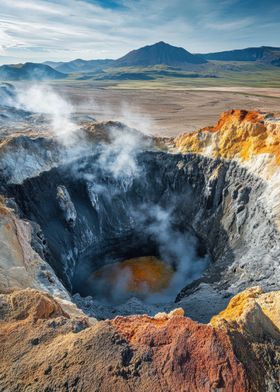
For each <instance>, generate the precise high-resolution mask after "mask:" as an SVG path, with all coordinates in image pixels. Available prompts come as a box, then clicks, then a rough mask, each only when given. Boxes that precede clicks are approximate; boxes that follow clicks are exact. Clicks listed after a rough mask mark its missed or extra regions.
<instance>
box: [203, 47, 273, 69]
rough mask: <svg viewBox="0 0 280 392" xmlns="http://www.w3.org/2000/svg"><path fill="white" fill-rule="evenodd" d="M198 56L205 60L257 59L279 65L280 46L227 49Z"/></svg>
mask: <svg viewBox="0 0 280 392" xmlns="http://www.w3.org/2000/svg"><path fill="white" fill-rule="evenodd" d="M198 56H199V57H200V56H201V57H203V58H205V59H206V60H218V61H259V62H263V63H266V64H272V65H276V66H280V48H273V47H270V46H260V47H258V48H246V49H237V50H227V51H225V52H216V53H206V54H199V55H198Z"/></svg>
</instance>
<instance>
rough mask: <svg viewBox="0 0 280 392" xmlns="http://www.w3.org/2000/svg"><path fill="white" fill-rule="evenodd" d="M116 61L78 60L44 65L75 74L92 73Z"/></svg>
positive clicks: (47, 62)
mask: <svg viewBox="0 0 280 392" xmlns="http://www.w3.org/2000/svg"><path fill="white" fill-rule="evenodd" d="M113 61H114V60H110V59H105V60H82V59H76V60H72V61H67V62H55V61H46V62H45V63H44V64H46V65H49V66H50V67H52V68H54V69H55V70H56V71H59V72H63V73H73V72H90V71H95V70H100V69H102V68H104V67H107V66H109V65H110V64H111V63H112V62H113Z"/></svg>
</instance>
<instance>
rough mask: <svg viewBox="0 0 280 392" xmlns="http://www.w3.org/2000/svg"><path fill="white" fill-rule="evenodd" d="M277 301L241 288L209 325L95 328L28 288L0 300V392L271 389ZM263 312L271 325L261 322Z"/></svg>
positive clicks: (149, 322) (158, 321)
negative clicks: (267, 313) (237, 294)
mask: <svg viewBox="0 0 280 392" xmlns="http://www.w3.org/2000/svg"><path fill="white" fill-rule="evenodd" d="M251 299H252V300H253V302H252V303H250V305H248V301H249V302H250V300H251ZM277 300H278V301H279V292H275V293H274V294H273V295H272V297H270V298H269V296H268V295H267V294H262V293H261V291H260V290H259V289H254V290H250V291H248V292H245V293H243V294H241V296H238V297H236V298H234V299H233V300H232V301H231V303H230V306H229V308H228V309H226V310H225V312H223V313H221V314H220V315H219V316H217V317H216V318H215V319H213V320H212V322H211V324H212V325H210V324H209V325H202V324H198V323H196V322H194V321H192V320H190V319H189V318H186V317H184V316H183V315H182V312H181V311H178V312H173V314H170V315H169V316H168V315H161V316H157V317H155V318H151V317H147V316H131V317H128V318H127V317H116V318H115V319H113V320H111V321H104V322H98V323H96V322H94V321H92V320H90V319H88V318H86V317H78V316H73V315H72V316H71V315H69V314H68V313H67V312H65V310H63V307H62V306H61V305H60V304H59V303H58V302H57V301H55V300H54V299H52V298H51V297H50V296H49V295H47V294H43V293H40V292H38V291H35V290H22V291H15V292H13V293H11V294H6V295H1V296H0V301H1V308H0V320H1V321H0V354H1V363H0V370H1V375H2V376H1V378H0V387H1V389H3V390H5V391H12V390H13V391H38V390H53V391H64V390H65V391H66V390H68V391H85V392H87V391H101V392H102V391H104V392H107V391H108V390H110V391H131V390H133V391H147V390H148V391H150V390H154V391H159V392H162V391H170V392H173V391H174V392H175V391H176V392H177V391H178V392H179V391H205V392H206V391H207V392H208V391H216V390H219V391H237V392H238V391H240V392H241V391H242V392H244V391H264V390H265V391H277V388H278V381H279V379H277V377H279V373H278V371H279V364H280V359H279V349H278V347H279V330H277V325H276V324H274V322H275V313H274V311H275V310H276V309H277V307H278V305H277V303H276V301H277ZM242 301H243V302H244V303H243V305H242V306H241V307H240V303H241V302H242ZM268 309H270V312H271V318H269V317H268V316H266V317H265V316H264V313H265V312H268ZM273 309H274V310H273ZM234 313H237V314H238V317H237V318H236V320H235V321H233V319H231V321H229V320H230V319H229V316H228V314H231V315H232V316H233V314H234ZM262 313H263V316H261V315H262ZM248 314H250V316H249V315H248ZM254 315H258V317H257V320H258V325H257V326H255V321H256V320H255V316H254ZM273 315H274V316H273ZM232 316H231V317H232ZM276 316H277V315H276ZM233 317H234V316H233ZM241 320H245V323H246V327H245V324H243V323H242V321H241ZM231 322H232V323H233V322H234V323H235V325H233V324H232V323H231ZM278 322H279V319H278ZM269 323H270V324H269ZM249 331H250V332H249ZM249 333H250V336H249ZM248 338H249V342H248ZM240 344H242V345H240ZM243 344H244V346H243ZM246 350H249V351H247V354H246V356H245V352H246ZM264 353H265V354H266V355H265V357H263V358H262V359H261V355H264ZM260 360H262V362H261V363H260V362H259V361H260Z"/></svg>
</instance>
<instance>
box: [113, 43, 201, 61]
mask: <svg viewBox="0 0 280 392" xmlns="http://www.w3.org/2000/svg"><path fill="white" fill-rule="evenodd" d="M206 62H207V60H205V59H203V58H201V57H199V56H194V55H193V54H191V53H190V52H188V51H187V50H185V49H183V48H178V47H176V46H172V45H169V44H167V43H165V42H162V41H161V42H158V43H156V44H154V45H148V46H144V47H143V48H140V49H137V50H132V51H131V52H129V53H128V54H126V55H125V56H123V57H121V58H119V59H118V60H116V61H115V62H114V66H116V67H135V66H138V67H148V66H152V65H158V64H164V65H169V66H183V65H185V64H204V63H206Z"/></svg>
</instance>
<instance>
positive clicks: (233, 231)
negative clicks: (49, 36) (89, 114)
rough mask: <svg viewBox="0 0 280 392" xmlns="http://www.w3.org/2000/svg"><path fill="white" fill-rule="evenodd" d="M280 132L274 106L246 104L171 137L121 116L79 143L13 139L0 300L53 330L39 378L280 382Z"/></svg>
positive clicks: (42, 136)
mask: <svg viewBox="0 0 280 392" xmlns="http://www.w3.org/2000/svg"><path fill="white" fill-rule="evenodd" d="M278 134H279V120H278V119H277V118H276V117H274V116H272V115H269V116H267V115H265V114H260V113H248V112H246V111H239V110H236V111H230V112H227V113H224V114H223V115H222V117H221V119H220V121H219V122H218V124H217V125H216V126H215V127H209V128H206V129H202V130H200V131H198V132H194V133H191V134H190V133H187V134H185V135H182V136H180V137H177V138H175V139H168V140H167V139H166V140H161V139H159V138H151V137H148V136H145V135H142V134H141V133H140V132H138V131H136V130H134V129H130V128H128V127H126V126H125V125H123V124H121V123H116V122H107V123H98V122H81V125H80V129H79V133H78V138H77V135H76V136H75V138H74V141H72V142H70V143H67V144H63V143H62V141H61V140H60V141H58V140H56V138H55V137H53V136H51V135H50V134H49V133H48V132H46V131H44V130H43V131H40V132H34V131H32V132H24V134H21V133H20V134H12V135H10V136H9V137H7V138H6V139H5V140H2V143H1V145H0V148H1V155H0V174H1V184H0V191H1V195H2V199H1V214H2V215H1V216H2V218H1V231H0V239H1V244H2V248H1V252H2V255H3V260H4V261H3V262H2V265H1V270H2V273H1V276H0V278H1V279H0V283H1V288H2V292H6V293H7V294H6V295H4V294H3V295H2V297H1V301H2V302H1V303H2V305H1V307H0V309H1V311H0V313H1V317H2V318H3V320H4V321H3V323H4V324H5V323H9V322H11V323H12V327H9V328H7V329H5V334H8V335H9V334H10V333H11V334H14V333H15V334H16V339H23V340H24V339H25V337H24V334H23V335H21V332H20V331H25V330H26V331H28V328H29V325H35V327H34V328H35V329H36V334H38V336H39V335H40V338H37V340H36V339H35V340H34V339H32V340H31V342H33V343H32V345H33V346H37V345H38V344H39V343H40V342H42V344H45V345H46V346H45V348H46V350H47V351H46V352H47V355H48V358H49V361H50V362H51V363H52V365H50V366H49V367H47V368H46V369H47V370H46V369H45V371H44V376H42V377H43V378H44V377H45V376H46V377H48V381H46V380H45V379H44V381H42V380H41V379H40V377H37V378H36V380H33V383H34V385H37V386H38V388H39V389H38V390H40V386H42V385H44V386H46V385H49V386H50V388H51V389H50V390H63V388H62V384H61V383H62V382H63V383H64V384H63V385H64V386H65V385H66V384H65V383H67V388H68V385H69V384H68V383H69V382H70V381H69V380H70V379H71V380H72V378H73V377H74V375H75V378H73V380H72V381H71V382H73V383H74V384H73V388H72V387H71V388H72V389H71V388H70V389H69V390H73V391H74V390H96V391H97V390H98V391H108V390H112V391H113V390H114V391H115V390H116V391H117V390H122V391H128V390H155V391H163V390H166V391H169V390H170V391H173V390H176V391H177V390H178V391H179V390H180V391H181V390H182V391H183V390H184V391H185V390H190V391H191V390H199V391H210V390H211V391H212V390H213V391H214V390H224V391H232V390H234V391H245V390H246V391H247V390H248V391H251V390H252V391H261V390H271V391H276V390H277V384H278V381H277V380H279V377H278V375H277V372H275V366H276V364H277V363H278V364H279V358H280V352H279V341H280V340H279V327H280V321H279V320H280V317H279V306H278V305H279V294H278V292H277V291H276V290H279V276H280V266H279V257H280V247H279V240H280V238H279V213H280V211H279V203H278V202H277V196H278V195H279V190H278V189H279V188H278V186H277V184H278V182H277V181H278V176H277V174H278V161H277V159H276V158H277V157H276V155H275V153H274V152H275V151H278V150H277V146H278V147H279V141H278ZM255 286H258V287H257V288H256V287H255ZM27 287H29V288H33V289H36V290H30V289H27V290H25V289H26V288H27ZM15 289H17V290H16V291H13V290H15ZM19 289H21V290H19ZM242 290H245V291H244V293H241V294H239V293H240V292H241V291H242ZM265 292H272V293H268V294H264V293H265ZM46 293H48V294H46ZM75 304H76V305H77V306H76V305H75ZM227 306H228V307H227ZM226 307H227V309H226V310H225V311H223V312H221V311H222V310H223V309H225V308H226ZM158 312H161V313H159V314H157V315H156V316H155V314H156V313H158ZM184 312H185V313H186V315H187V316H188V317H190V318H191V319H193V320H195V321H193V320H190V319H188V318H185V317H183V314H184ZM219 312H221V313H220V315H218V316H215V315H217V313H219ZM143 314H144V315H143ZM137 315H139V316H137ZM116 316H117V317H116ZM127 316H130V317H127ZM152 316H153V317H152ZM213 316H214V317H213ZM38 320H39V321H38ZM97 320H105V321H97ZM196 321H198V322H199V323H208V324H207V325H204V324H198V323H196ZM18 323H22V324H21V325H22V329H20V328H18ZM36 323H37V324H36ZM5 325H6V324H5ZM13 328H15V329H13ZM49 328H52V329H51V331H52V332H51V333H50V332H49V331H50V329H49ZM40 331H42V332H40ZM176 331H177V332H176ZM190 331H191V333H189V332H190ZM76 333H77V334H78V335H80V336H81V337H80V338H79V337H78V338H77V339H78V340H76V337H74V335H73V334H76ZM17 334H19V335H17ZM175 335H176V336H175ZM28 336H29V335H28ZM58 336H60V337H61V336H63V337H64V338H65V339H66V340H65V342H64V340H63V339H64V338H62V337H61V338H60V339H61V343H60V346H59V347H60V348H59V350H60V349H61V350H62V351H63V350H66V351H65V352H67V354H65V353H64V354H63V353H62V352H61V353H60V354H61V355H62V354H63V355H62V360H61V364H64V365H65V369H66V368H67V366H68V365H69V366H70V368H71V369H72V370H71V372H70V371H68V370H66V371H65V377H66V379H65V380H64V379H63V380H62V381H60V379H59V377H57V376H56V375H57V374H61V369H60V370H59V369H58V368H57V366H60V365H57V363H56V364H54V358H53V355H54V352H55V353H58V351H59V350H58V351H53V350H52V349H51V348H50V345H49V344H52V342H53V340H52V339H56V338H57V337H58ZM68 340H69V342H70V341H71V347H70V348H66V346H67V347H68ZM24 342H25V340H24ZM170 342H172V344H170ZM180 342H181V343H180ZM198 342H200V343H201V342H203V344H202V343H201V345H199V344H198ZM64 343H65V345H64ZM24 344H25V343H24ZM26 344H27V342H26ZM72 344H73V346H72ZM85 346H86V348H85ZM32 350H33V349H32ZM48 350H49V351H48ZM199 350H200V351H199ZM28 352H31V351H28ZM248 352H250V358H251V359H250V361H251V362H250V364H248V360H247V359H246V355H247V353H248ZM3 353H4V351H3ZM10 353H11V355H14V354H13V353H12V352H11V351H9V350H8V351H7V353H6V352H5V354H3V355H5V358H6V360H5V361H6V362H7V364H9V363H10V362H9V361H11V358H12V357H11V358H10V357H9V355H10ZM171 354H172V355H171ZM67 355H69V357H71V358H72V356H74V357H75V358H83V359H81V361H82V362H81V364H80V362H76V359H75V360H74V361H72V362H71V363H72V365H73V364H74V365H73V366H74V368H73V366H72V365H70V364H68V365H66V362H67V359H65V358H66V357H67ZM98 355H100V358H103V357H104V355H105V357H106V356H107V357H108V356H109V357H110V359H111V361H112V365H111V366H110V367H108V369H107V367H105V366H103V365H104V358H103V362H102V359H100V358H99V357H98ZM264 356H265V358H266V361H265V363H263V362H261V361H262V358H263V357H264ZM93 357H94V358H95V359H94V360H93V359H92V358H93ZM36 358H37V357H36ZM96 358H99V359H96ZM164 358H165V359H166V360H164ZM170 358H171V359H170ZM38 361H39V359H38ZM65 361H66V362H65ZM87 361H90V363H91V368H92V367H94V369H95V370H96V371H91V373H90V376H89V374H88V373H87V369H89V368H90V367H89V366H88V365H84V364H85V363H87ZM92 361H93V362H92ZM6 362H5V363H6ZM197 362H199V366H198V363H197ZM43 363H44V362H43ZM100 363H101V365H102V366H101V367H100V366H99V365H100ZM102 363H103V364H102ZM147 363H148V364H149V366H148V365H147ZM80 365H81V366H84V371H83V372H81V369H80V368H81V366H80ZM7 366H9V365H7ZM41 366H42V361H41V362H40V361H39V362H38V363H37V362H36V365H34V369H40V371H41V370H42V369H41ZM147 366H148V367H149V369H151V374H150V376H149V377H148V376H147V374H149V371H148V370H147ZM165 367H166V371H165V372H163V370H162V369H163V368H165ZM193 367H194V368H196V369H197V368H199V369H204V370H202V371H201V372H198V373H197V372H195V373H194V372H193ZM23 369H26V365H24V364H23ZM53 369H56V370H53ZM170 369H172V370H170ZM174 369H175V373H174ZM176 369H177V370H178V369H180V371H179V370H178V377H179V378H178V379H177V378H176V377H175V378H174V374H175V376H176V374H177V373H176V372H177V370H176ZM217 369H218V370H217ZM9 371H12V370H9ZM26 372H27V374H29V373H28V371H27V370H26ZM57 372H58V373H57ZM33 373H34V372H33ZM33 373H32V374H33ZM35 373H36V372H35ZM63 374H64V373H63ZM194 374H195V375H194ZM190 375H192V376H191V377H195V379H193V378H192V379H191V378H190ZM76 376H77V377H76ZM22 377H23V378H24V377H25V376H22ZM30 377H31V376H30ZM32 377H33V376H32ZM277 377H278V378H277ZM9 379H12V377H9ZM171 379H172V381H170V380H171ZM90 380H91V381H90ZM92 380H94V383H93V384H92V383H91V382H92ZM104 380H106V384H104ZM190 380H192V381H190ZM161 382H163V383H166V385H167V387H166V388H164V387H163V386H162V385H161ZM0 383H1V380H0ZM7 383H8V381H7ZM26 383H27V381H26ZM79 383H81V386H80V389H77V388H76V387H77V385H79ZM189 383H190V384H189ZM193 383H195V385H196V388H197V389H191V388H192V386H193V385H194V384H193ZM103 384H104V385H103ZM5 385H6V386H7V385H8V384H5ZM71 385H72V384H71ZM92 385H95V387H94V388H95V389H92V388H93V387H92ZM138 387H139V388H138ZM19 388H20V387H19ZM56 388H57V389H56ZM61 388H62V389H61ZM65 388H66V387H65ZM75 388H76V389H75ZM106 388H107V389H106ZM130 388H132V389H130ZM147 388H148V389H147ZM16 390H20V389H16ZM26 390H27V389H26ZM65 390H67V389H65Z"/></svg>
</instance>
